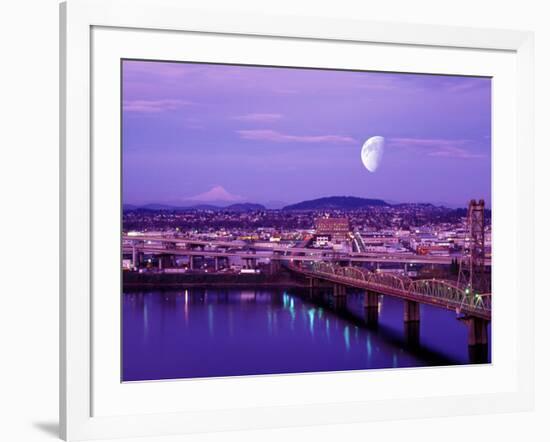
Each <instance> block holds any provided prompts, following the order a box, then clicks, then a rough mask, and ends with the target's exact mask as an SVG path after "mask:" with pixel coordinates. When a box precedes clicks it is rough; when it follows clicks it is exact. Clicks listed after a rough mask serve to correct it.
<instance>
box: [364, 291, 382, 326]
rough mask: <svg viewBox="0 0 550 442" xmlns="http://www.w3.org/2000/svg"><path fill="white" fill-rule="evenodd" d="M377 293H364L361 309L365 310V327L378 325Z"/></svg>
mask: <svg viewBox="0 0 550 442" xmlns="http://www.w3.org/2000/svg"><path fill="white" fill-rule="evenodd" d="M378 297H379V295H378V293H376V292H372V291H370V290H367V291H365V295H364V301H363V307H364V308H365V320H366V321H367V325H377V324H378Z"/></svg>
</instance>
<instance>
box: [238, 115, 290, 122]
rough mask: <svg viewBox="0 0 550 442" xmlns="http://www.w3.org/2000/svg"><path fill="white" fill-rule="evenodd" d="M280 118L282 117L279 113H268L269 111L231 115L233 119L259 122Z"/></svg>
mask: <svg viewBox="0 0 550 442" xmlns="http://www.w3.org/2000/svg"><path fill="white" fill-rule="evenodd" d="M281 118H283V116H282V115H281V114H269V113H253V114H245V115H237V116H235V117H232V119H233V120H238V121H249V122H261V123H268V122H271V121H277V120H280V119H281Z"/></svg>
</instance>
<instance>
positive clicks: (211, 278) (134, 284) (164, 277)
mask: <svg viewBox="0 0 550 442" xmlns="http://www.w3.org/2000/svg"><path fill="white" fill-rule="evenodd" d="M122 285H123V290H124V291H128V290H139V289H145V288H178V287H249V286H255V287H266V288H293V287H296V288H299V287H306V286H307V284H306V282H305V281H304V280H301V279H298V278H296V277H295V276H293V275H291V274H289V273H285V272H280V273H277V274H275V275H269V274H266V273H255V274H240V273H137V272H123V273H122Z"/></svg>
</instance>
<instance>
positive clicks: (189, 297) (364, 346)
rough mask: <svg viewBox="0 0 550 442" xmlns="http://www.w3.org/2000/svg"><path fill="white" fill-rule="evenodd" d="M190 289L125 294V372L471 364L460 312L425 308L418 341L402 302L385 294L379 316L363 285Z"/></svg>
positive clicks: (207, 373)
mask: <svg viewBox="0 0 550 442" xmlns="http://www.w3.org/2000/svg"><path fill="white" fill-rule="evenodd" d="M346 299H347V301H346V305H339V304H338V305H336V304H334V302H333V298H332V297H331V296H329V295H328V294H327V293H324V292H322V291H321V292H315V294H312V293H311V292H308V291H303V290H297V289H294V290H286V291H283V290H276V289H259V290H250V289H247V290H239V289H236V290H235V289H207V290H205V289H191V288H188V289H184V290H179V291H154V290H152V291H143V292H130V293H126V294H124V295H123V361H122V362H123V380H126V381H129V380H148V379H176V378H189V377H211V376H235V375H252V374H273V373H299V372H312V371H340V370H354V369H368V368H391V367H421V366H431V365H454V364H465V363H469V361H470V359H469V358H470V356H469V354H468V347H467V333H466V332H467V330H466V327H465V325H464V324H462V323H461V322H460V321H457V320H456V318H455V317H454V314H453V313H452V312H448V311H445V310H440V309H435V308H431V307H426V306H422V307H421V318H422V319H421V327H420V338H419V339H420V345H410V344H409V343H408V341H407V339H406V336H405V333H404V328H403V305H402V302H401V301H399V300H396V299H394V298H391V297H385V298H384V299H383V300H382V299H381V301H380V303H379V306H378V308H379V312H380V313H379V320H378V324H377V325H374V326H373V325H372V324H371V325H368V324H367V322H366V321H365V318H364V310H363V307H362V305H363V298H362V295H361V294H360V293H356V294H349V295H348V296H347V298H346Z"/></svg>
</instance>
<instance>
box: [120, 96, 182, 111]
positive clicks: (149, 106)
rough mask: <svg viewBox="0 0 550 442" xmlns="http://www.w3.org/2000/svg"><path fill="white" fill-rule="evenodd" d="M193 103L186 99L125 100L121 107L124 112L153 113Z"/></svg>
mask: <svg viewBox="0 0 550 442" xmlns="http://www.w3.org/2000/svg"><path fill="white" fill-rule="evenodd" d="M190 104H193V103H192V102H191V101H186V100H171V99H165V100H125V101H124V104H123V106H122V108H123V109H124V112H139V113H145V114H154V113H159V112H165V111H172V110H176V109H179V108H180V107H182V106H189V105H190Z"/></svg>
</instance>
